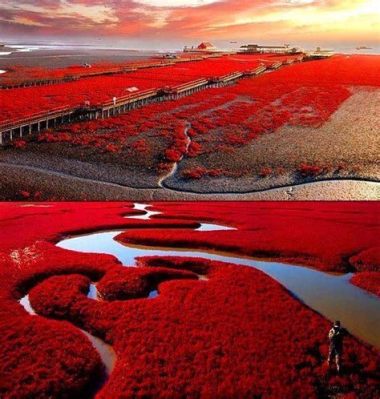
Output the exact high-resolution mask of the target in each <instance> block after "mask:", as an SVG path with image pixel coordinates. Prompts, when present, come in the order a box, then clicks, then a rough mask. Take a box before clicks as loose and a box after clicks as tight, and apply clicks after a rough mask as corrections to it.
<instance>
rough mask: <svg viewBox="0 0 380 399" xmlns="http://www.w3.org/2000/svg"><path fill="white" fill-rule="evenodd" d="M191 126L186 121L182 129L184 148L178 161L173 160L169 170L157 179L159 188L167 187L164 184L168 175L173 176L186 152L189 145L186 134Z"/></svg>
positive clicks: (189, 141) (189, 140) (188, 138)
mask: <svg viewBox="0 0 380 399" xmlns="http://www.w3.org/2000/svg"><path fill="white" fill-rule="evenodd" d="M190 127H191V124H190V122H186V126H185V130H184V135H185V136H186V149H185V152H184V154H183V155H182V156H181V158H180V159H179V161H177V162H174V163H173V165H172V167H171V168H170V170H169V172H168V173H167V174H166V175H164V176H162V177H161V178H160V179H159V180H158V186H159V187H161V188H167V187H166V185H165V181H166V180H168V179H169V178H170V177H172V176H174V175H175V173H176V172H177V169H178V164H179V163H180V162H181V161H182V159H183V158H184V156H185V155H186V154H187V151H188V149H189V147H190V144H191V138H190V136H189V135H188V132H189V129H190Z"/></svg>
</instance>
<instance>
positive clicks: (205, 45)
mask: <svg viewBox="0 0 380 399" xmlns="http://www.w3.org/2000/svg"><path fill="white" fill-rule="evenodd" d="M183 51H184V52H185V53H186V52H190V53H200V52H206V53H207V52H218V49H217V48H216V47H215V46H214V45H213V44H211V43H210V42H202V43H201V44H199V45H198V47H194V46H191V47H188V46H185V48H184V49H183Z"/></svg>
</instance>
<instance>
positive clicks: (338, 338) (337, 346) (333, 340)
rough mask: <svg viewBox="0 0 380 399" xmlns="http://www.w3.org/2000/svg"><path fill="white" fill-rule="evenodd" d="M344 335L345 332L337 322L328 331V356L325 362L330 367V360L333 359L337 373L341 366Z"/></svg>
mask: <svg viewBox="0 0 380 399" xmlns="http://www.w3.org/2000/svg"><path fill="white" fill-rule="evenodd" d="M344 335H345V330H344V329H343V328H342V327H341V325H340V321H339V320H337V321H335V322H334V325H333V326H332V328H331V330H330V331H329V341H330V347H329V356H328V358H327V362H328V364H329V365H330V364H331V361H332V358H335V364H336V369H337V371H338V373H339V372H340V370H341V366H342V363H341V361H342V352H343V338H344Z"/></svg>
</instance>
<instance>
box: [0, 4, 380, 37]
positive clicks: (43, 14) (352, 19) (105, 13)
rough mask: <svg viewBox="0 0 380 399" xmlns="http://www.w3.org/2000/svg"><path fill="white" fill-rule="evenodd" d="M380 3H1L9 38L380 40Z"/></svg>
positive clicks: (3, 26) (0, 21)
mask: <svg viewBox="0 0 380 399" xmlns="http://www.w3.org/2000/svg"><path fill="white" fill-rule="evenodd" d="M379 21H380V1H379V0H239V1H236V0H112V1H100V0H62V1H60V2H58V1H50V0H3V1H2V4H1V5H0V29H1V30H2V31H3V32H5V34H7V35H8V36H12V37H17V36H18V35H22V34H25V33H27V34H28V35H29V36H33V35H35V36H38V35H42V34H43V35H45V36H46V35H47V36H51V37H55V36H60V37H64V36H73V35H75V36H76V37H80V36H83V37H91V36H94V35H95V36H96V37H102V38H107V37H119V38H121V39H125V40H129V39H136V40H146V41H149V40H150V39H151V38H157V37H160V38H161V40H162V41H164V40H171V41H173V40H174V39H173V38H175V40H176V41H177V42H178V43H180V42H185V41H186V42H189V41H196V40H200V39H208V40H244V41H246V40H254V41H262V40H276V41H278V40H282V41H283V40H287V41H290V40H291V41H294V42H297V41H305V40H310V41H318V40H324V41H331V42H334V41H337V40H343V41H349V40H351V41H357V40H360V41H363V40H364V41H365V40H369V41H371V42H374V41H376V40H377V41H378V40H379V38H380V27H379Z"/></svg>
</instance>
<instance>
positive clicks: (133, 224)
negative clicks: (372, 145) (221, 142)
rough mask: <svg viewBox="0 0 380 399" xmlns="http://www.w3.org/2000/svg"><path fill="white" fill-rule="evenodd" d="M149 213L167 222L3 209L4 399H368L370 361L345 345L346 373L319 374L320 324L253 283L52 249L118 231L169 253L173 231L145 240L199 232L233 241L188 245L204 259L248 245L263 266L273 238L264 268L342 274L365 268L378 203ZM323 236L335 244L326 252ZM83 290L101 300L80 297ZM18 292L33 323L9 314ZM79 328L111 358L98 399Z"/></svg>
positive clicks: (208, 265)
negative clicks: (279, 263)
mask: <svg viewBox="0 0 380 399" xmlns="http://www.w3.org/2000/svg"><path fill="white" fill-rule="evenodd" d="M30 205H32V206H30ZM243 205H244V207H243ZM155 207H156V208H157V209H158V210H161V211H164V212H165V214H164V215H157V216H155V217H154V218H152V219H150V220H146V221H144V220H134V219H125V218H124V216H125V215H126V214H127V213H128V214H133V213H136V214H138V213H141V211H136V210H132V206H131V204H124V203H106V204H105V203H60V204H59V203H40V204H35V205H33V204H26V203H9V204H2V205H1V208H0V212H1V217H0V227H1V228H0V301H1V310H0V332H1V335H0V343H1V345H0V356H1V360H2V361H1V363H0V377H1V378H0V381H1V382H0V396H1V397H2V398H5V399H9V398H15V397H17V398H32V397H39V398H49V397H56V398H76V397H77V398H85V397H89V396H91V395H92V396H93V395H95V396H96V397H97V398H107V399H108V398H123V397H138V398H146V397H157V398H168V397H170V398H182V397H191V398H218V397H220V398H222V397H239V398H253V397H257V398H258V397H261V398H274V397H275V398H279V397H281V398H283V397H292V398H304V397H308V398H318V397H328V396H331V395H336V394H339V395H341V396H342V397H346V398H351V397H359V398H368V399H369V398H373V397H376V396H378V395H379V385H378V378H379V375H378V369H379V364H378V353H377V352H376V351H375V350H374V349H372V348H370V347H368V346H367V345H365V344H363V343H360V342H359V341H358V340H356V339H355V338H353V337H350V336H349V337H347V351H346V352H345V355H344V364H345V369H344V372H343V373H342V374H341V375H336V374H335V373H334V372H332V371H329V370H328V369H327V368H326V366H325V360H326V359H325V358H326V354H327V350H328V348H327V344H326V334H327V331H328V329H329V326H330V323H329V322H327V321H326V320H325V319H323V318H322V317H321V316H319V315H317V314H316V313H314V312H313V311H311V310H310V309H308V308H307V307H305V306H304V305H303V304H301V303H300V302H299V301H298V300H296V299H295V298H294V297H293V296H292V295H290V293H289V292H287V291H286V290H285V289H284V288H282V287H281V286H280V285H279V284H278V283H276V282H275V281H273V280H272V279H271V278H269V277H268V276H266V275H264V274H263V273H261V272H259V271H255V270H254V269H251V268H247V267H243V266H241V267H238V266H234V265H229V264H224V263H218V262H211V261H206V260H204V259H194V258H171V257H145V258H140V259H139V264H138V267H137V268H128V267H123V266H122V265H121V264H120V263H119V262H118V261H117V260H116V259H115V258H114V257H112V256H109V255H99V254H84V253H80V252H72V251H67V250H64V249H60V248H58V247H56V246H55V245H54V243H55V242H56V241H58V240H59V239H60V238H62V237H63V236H64V235H65V234H70V233H71V234H73V233H84V232H90V231H96V230H99V229H100V230H101V229H104V230H107V229H110V228H115V229H116V228H117V229H121V228H123V227H125V228H127V227H129V228H131V230H130V232H129V234H130V235H131V236H132V237H134V233H133V232H134V231H136V233H138V234H140V235H141V237H144V239H145V236H146V244H154V245H159V244H162V243H165V244H166V245H173V241H174V239H173V238H171V234H172V230H169V231H168V232H167V233H165V234H164V235H162V231H161V235H162V236H161V237H160V235H159V234H156V235H155V236H153V235H152V234H151V233H153V232H154V230H153V229H151V228H152V227H155V226H156V227H159V226H161V227H162V226H166V227H169V226H170V225H171V226H172V228H176V234H177V236H178V237H179V238H178V240H177V242H176V243H177V244H178V245H180V244H181V243H182V242H183V243H185V244H186V245H187V246H191V245H190V242H191V241H190V240H189V234H192V233H191V232H190V231H188V230H189V229H190V228H194V227H196V226H197V223H198V222H199V221H200V220H201V221H210V222H215V223H219V224H223V223H224V224H230V225H233V226H235V227H237V228H238V229H237V230H230V231H226V232H223V231H219V232H217V234H215V233H214V232H196V233H194V234H199V237H201V241H203V242H205V243H206V245H207V246H210V245H211V244H210V243H211V242H214V247H215V248H218V249H220V248H222V249H227V248H226V247H223V246H222V244H221V242H222V241H224V242H225V243H226V244H225V246H227V245H231V248H230V250H236V251H241V252H243V251H242V249H241V248H240V249H239V248H238V247H237V244H236V242H235V239H236V238H239V239H240V240H243V238H244V237H245V236H246V235H247V234H248V235H250V238H251V240H252V242H254V243H255V244H252V245H251V246H250V248H251V250H252V248H253V246H254V245H256V246H257V252H256V255H257V253H258V250H259V248H260V247H261V248H263V252H262V255H263V256H267V255H268V253H267V252H266V251H267V250H268V246H266V245H265V242H266V241H267V242H269V241H271V240H272V239H273V240H274V241H273V242H274V244H273V248H272V250H273V256H278V257H281V256H283V257H285V258H289V256H290V252H291V255H292V257H293V259H298V261H301V260H302V259H306V258H308V257H309V258H310V259H314V260H315V259H317V258H318V259H319V262H320V264H322V263H323V262H326V263H327V265H328V266H327V267H328V268H330V269H331V268H334V267H337V268H340V267H342V266H344V265H346V262H347V254H355V256H354V255H352V256H353V258H352V262H351V263H350V264H351V265H354V264H365V262H366V260H367V259H369V255H368V252H371V248H372V246H371V241H368V240H367V241H366V242H364V238H363V237H367V239H369V238H370V234H372V235H373V236H375V234H374V229H375V228H378V226H377V227H376V226H374V223H373V215H375V214H376V212H377V211H378V205H377V204H376V203H368V204H366V203H341V204H328V203H326V204H324V203H295V204H283V203H281V205H280V204H278V203H266V204H263V203H246V204H241V205H239V203H170V204H168V203H162V204H156V205H155ZM239 215H240V216H239ZM371 216H372V221H371V222H370V218H371ZM311 221H312V223H311ZM289 225H292V226H294V229H289ZM285 226H287V235H288V237H287V236H286V235H284V232H285ZM144 227H149V228H150V230H143V228H144ZM136 229H138V230H136ZM298 230H300V232H298ZM354 230H355V231H356V234H355V235H354V234H353V231H354ZM164 231H165V230H164ZM255 232H256V236H255V238H254V236H253V235H254V234H255ZM129 234H128V235H126V236H125V238H124V239H127V238H128V237H129ZM334 234H335V235H336V236H337V237H341V239H339V240H335V241H334V242H332V243H331V245H330V246H329V245H326V243H329V242H330V240H329V238H331V237H332V236H333V235H334ZM218 236H219V237H221V238H219V237H218ZM300 236H302V239H300ZM320 236H324V240H323V239H322V238H320ZM308 237H309V238H308ZM128 239H129V238H128ZM192 239H193V238H191V240H192ZM181 240H182V241H181ZM291 240H292V242H293V250H292V251H291V250H290V248H291V245H290V241H291ZM199 241H200V240H199ZM282 242H283V245H282ZM302 242H304V247H302ZM323 243H324V244H325V245H323ZM196 245H197V246H198V247H200V248H201V247H202V245H201V244H200V243H199V242H198V243H197V244H196ZM275 247H277V252H276V251H274V248H275ZM334 251H335V255H334ZM243 253H244V252H243ZM307 254H309V255H307ZM361 254H362V255H361ZM125 266H128V265H125ZM321 267H322V266H321ZM199 275H201V276H202V279H201V280H199ZM91 281H92V282H95V283H96V284H97V289H98V292H99V293H100V295H101V296H102V298H103V299H102V300H100V301H95V300H93V299H89V298H87V295H86V294H87V291H88V288H89V284H90V282H91ZM152 289H158V291H159V295H158V297H157V298H155V299H147V298H146V297H147V294H148V293H149V291H150V290H152ZM26 293H29V298H30V302H31V305H32V306H33V308H34V310H35V311H36V313H37V314H38V315H29V314H28V313H26V312H25V310H24V309H23V308H22V307H21V306H20V304H19V303H18V299H20V298H21V297H22V296H24V295H25V294H26ZM41 316H44V317H41ZM79 328H80V329H83V330H85V331H88V332H89V333H91V334H93V335H95V336H98V337H100V338H101V339H103V340H104V341H105V342H107V343H108V344H110V345H112V347H113V348H114V350H115V352H116V356H117V361H116V365H115V368H114V370H113V371H112V373H111V375H110V376H109V379H108V380H107V381H106V382H105V383H104V384H103V385H102V386H101V387H100V386H99V385H98V388H97V389H98V390H97V392H96V393H94V391H91V388H93V389H94V387H96V383H95V382H96V381H99V379H100V377H99V375H100V373H101V369H102V363H101V361H100V358H99V356H98V354H97V352H96V351H95V350H94V349H93V348H92V347H91V344H90V343H89V341H88V340H87V338H86V337H85V335H83V334H82V333H81V332H80V331H79Z"/></svg>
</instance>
